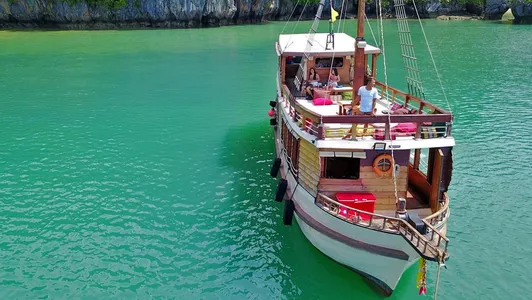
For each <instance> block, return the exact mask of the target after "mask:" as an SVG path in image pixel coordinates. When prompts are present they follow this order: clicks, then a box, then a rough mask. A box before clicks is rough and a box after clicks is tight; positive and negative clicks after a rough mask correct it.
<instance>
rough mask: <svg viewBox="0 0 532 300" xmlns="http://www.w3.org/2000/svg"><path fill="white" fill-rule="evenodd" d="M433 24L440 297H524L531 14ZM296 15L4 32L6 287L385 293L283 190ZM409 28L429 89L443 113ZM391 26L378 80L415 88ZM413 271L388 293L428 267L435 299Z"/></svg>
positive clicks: (115, 293)
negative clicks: (332, 250)
mask: <svg viewBox="0 0 532 300" xmlns="http://www.w3.org/2000/svg"><path fill="white" fill-rule="evenodd" d="M323 23H325V22H323ZM423 24H424V28H425V30H426V33H427V36H428V39H429V41H430V46H431V49H432V53H433V55H434V58H435V60H436V63H437V66H438V71H439V75H440V76H441V79H442V82H443V87H444V88H445V94H446V96H447V98H448V101H449V105H450V108H451V109H452V111H453V112H454V114H455V123H454V127H453V133H454V137H455V139H456V142H457V146H456V147H455V149H454V173H453V177H452V184H451V186H450V191H449V195H450V197H451V207H452V208H451V219H450V221H449V226H448V236H449V238H450V239H451V243H450V251H451V255H452V258H451V259H450V260H449V263H448V265H447V267H448V268H447V269H443V270H442V273H441V280H440V284H439V293H438V296H439V297H438V299H450V300H462V299H464V300H470V299H512V300H513V299H530V298H531V296H530V295H531V294H532V286H531V285H530V280H531V279H532V271H531V266H532V256H531V254H532V251H531V248H532V235H531V234H530V232H531V231H530V227H531V226H532V221H531V219H530V215H531V214H532V206H531V205H530V198H531V197H532V191H531V189H532V180H531V179H530V176H531V174H532V168H531V165H530V164H529V163H528V160H529V158H530V157H531V156H532V150H531V148H530V145H529V142H530V141H531V137H530V136H531V129H532V126H531V125H530V124H531V123H532V117H531V115H532V99H531V96H530V95H531V94H532V87H531V85H530V78H531V77H532V52H531V51H530V49H532V27H526V26H510V25H503V24H498V23H491V22H477V21H455V22H446V21H436V20H427V21H423ZM284 25H285V24H284V23H270V24H266V25H255V26H236V27H224V28H213V29H194V30H136V31H67V32H60V31H44V32H42V31H41V32H40V31H14V32H9V31H4V32H1V31H0V130H1V131H0V132H1V134H0V229H1V230H0V298H1V299H381V297H380V296H379V295H378V294H377V293H376V292H375V291H374V290H373V289H372V288H370V287H369V286H368V285H367V283H366V281H365V280H363V279H362V278H361V277H360V276H359V275H357V274H355V273H353V272H351V271H349V270H348V269H346V268H344V267H342V266H340V265H339V264H337V263H335V262H334V261H332V260H331V259H328V258H327V257H325V256H324V255H323V254H321V253H320V252H319V251H318V250H317V249H315V248H314V247H313V246H312V245H311V244H310V243H309V242H308V241H307V240H306V239H305V238H304V236H303V235H302V232H301V231H300V229H299V227H298V226H297V223H295V222H294V226H292V227H285V226H283V225H282V219H281V213H282V205H279V203H276V202H275V201H273V193H274V189H275V184H276V182H275V181H274V180H273V179H272V178H270V177H269V174H268V173H269V170H270V164H271V160H272V158H273V157H274V145H273V140H272V138H273V135H272V130H271V128H270V127H269V122H268V120H269V118H268V116H267V111H268V109H269V106H268V101H269V100H272V99H273V97H274V96H275V71H276V55H275V51H274V42H275V41H276V39H277V36H278V34H279V33H280V32H281V31H282V30H283V27H284ZM295 25H296V23H290V24H288V26H287V27H286V29H285V32H288V33H291V32H307V31H308V30H309V28H310V23H309V22H301V23H299V24H298V26H297V27H296V26H295ZM326 25H327V24H323V26H322V29H323V30H326ZM371 25H372V30H373V32H374V34H375V35H377V36H379V35H380V28H378V26H377V23H376V22H374V21H372V22H371ZM410 25H411V29H412V32H413V34H414V38H413V39H414V43H415V44H416V46H417V48H416V55H417V56H418V57H419V64H420V67H421V68H423V72H422V74H421V76H422V79H423V80H424V86H425V89H426V94H427V98H428V99H429V100H431V101H433V102H436V103H437V104H439V105H441V106H442V107H444V108H447V107H448V104H447V102H446V101H445V100H444V96H443V92H442V90H441V87H440V83H439V81H438V79H437V76H436V72H435V70H434V68H433V66H432V63H431V61H430V55H429V52H428V51H427V47H426V46H425V44H424V40H423V35H422V33H421V31H420V28H419V24H417V23H415V22H412V23H411V24H410ZM383 29H384V36H385V44H384V49H385V54H386V55H385V57H383V56H381V57H380V59H381V60H380V66H379V71H378V75H377V77H378V79H379V80H381V81H384V80H385V79H386V80H388V81H389V82H390V83H392V84H394V85H396V86H399V87H400V88H404V86H405V84H404V76H405V71H404V69H403V68H402V65H403V64H402V60H401V56H400V47H399V45H398V37H397V29H396V24H395V22H394V21H391V20H390V21H385V22H384V25H383ZM345 31H347V32H348V33H351V34H354V32H355V23H354V21H353V20H351V21H349V22H347V23H346V24H345ZM366 32H367V39H368V41H369V42H370V43H373V44H374V39H373V37H372V36H371V32H370V31H369V30H366ZM381 46H382V45H381ZM383 58H385V59H386V74H387V76H386V78H385V77H384V63H383ZM416 271H417V270H416V268H415V267H414V268H411V269H409V270H408V271H407V272H406V273H405V274H404V275H403V278H402V279H401V282H400V283H399V286H398V288H397V290H396V291H395V293H394V295H393V296H392V297H391V299H426V298H429V297H432V293H433V292H434V285H435V277H436V269H435V267H434V266H433V265H430V267H429V270H428V274H427V275H428V293H429V295H428V296H426V297H422V296H418V295H417V289H416V287H415V285H416V282H415V281H416ZM431 299H432V298H431Z"/></svg>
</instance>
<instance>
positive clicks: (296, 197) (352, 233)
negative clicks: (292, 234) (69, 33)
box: [276, 134, 420, 296]
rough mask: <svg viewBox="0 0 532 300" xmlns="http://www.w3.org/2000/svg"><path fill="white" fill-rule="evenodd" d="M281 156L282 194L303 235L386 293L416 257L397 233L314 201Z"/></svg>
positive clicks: (279, 145) (280, 145)
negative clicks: (329, 210)
mask: <svg viewBox="0 0 532 300" xmlns="http://www.w3.org/2000/svg"><path fill="white" fill-rule="evenodd" d="M281 147H282V144H281V143H279V141H278V140H277V134H276V150H277V153H278V157H280V158H281V169H280V175H281V177H282V178H284V179H286V180H287V182H288V189H287V191H286V194H285V197H290V198H291V199H292V200H293V201H294V206H295V214H294V216H295V219H296V221H297V224H298V225H299V227H300V228H301V231H302V232H303V234H304V235H305V237H306V238H307V239H308V240H309V241H310V243H311V244H312V245H314V246H315V247H316V248H317V249H318V250H320V251H321V252H322V253H323V254H325V255H326V256H328V257H330V258H331V259H333V260H334V261H336V262H338V263H340V264H342V265H345V266H347V267H348V268H350V269H352V270H354V271H356V272H357V273H359V274H360V275H362V276H363V277H365V278H367V279H368V280H370V281H371V282H373V283H374V284H375V285H376V286H377V287H378V288H379V289H381V290H382V291H383V292H384V294H385V295H387V296H389V295H391V294H392V292H393V290H394V289H395V287H396V286H397V283H398V282H399V280H400V279H401V276H402V274H403V273H404V271H405V270H407V269H408V268H409V267H410V266H412V264H414V263H415V262H416V261H418V259H419V258H420V256H419V254H418V253H417V252H416V251H415V250H414V249H413V248H412V247H411V246H410V245H409V244H408V242H407V241H406V240H405V239H404V238H403V237H402V236H401V235H399V234H393V233H386V232H382V231H377V230H373V229H368V228H365V227H362V226H358V225H355V224H352V223H348V222H346V221H344V220H342V219H340V218H337V217H335V216H333V215H331V214H329V213H327V212H326V211H324V210H323V209H321V208H320V207H318V206H317V205H316V204H315V196H314V195H312V194H311V193H309V192H308V191H307V190H305V189H304V188H303V187H302V186H301V185H299V184H298V183H297V181H296V179H295V178H294V176H293V175H292V173H291V172H290V171H288V170H289V168H288V164H287V159H286V157H285V156H284V155H283V154H282V153H283V151H282V148H281Z"/></svg>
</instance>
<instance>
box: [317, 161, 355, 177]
mask: <svg viewBox="0 0 532 300" xmlns="http://www.w3.org/2000/svg"><path fill="white" fill-rule="evenodd" d="M324 177H325V178H334V179H358V178H359V177H360V159H359V158H350V157H327V158H326V159H325V176H324Z"/></svg>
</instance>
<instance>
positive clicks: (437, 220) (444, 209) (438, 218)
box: [423, 193, 450, 226]
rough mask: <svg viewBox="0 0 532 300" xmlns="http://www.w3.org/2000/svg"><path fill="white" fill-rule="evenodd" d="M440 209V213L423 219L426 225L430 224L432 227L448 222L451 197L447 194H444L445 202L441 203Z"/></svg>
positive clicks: (437, 212)
mask: <svg viewBox="0 0 532 300" xmlns="http://www.w3.org/2000/svg"><path fill="white" fill-rule="evenodd" d="M440 205H441V206H440V208H439V209H438V211H436V212H435V213H433V214H432V215H430V216H428V217H426V218H423V221H425V223H427V224H430V225H431V226H438V224H441V223H445V222H447V219H448V218H449V214H450V209H449V196H448V195H447V193H443V201H441V204H440Z"/></svg>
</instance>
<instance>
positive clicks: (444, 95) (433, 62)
mask: <svg viewBox="0 0 532 300" xmlns="http://www.w3.org/2000/svg"><path fill="white" fill-rule="evenodd" d="M412 3H413V4H414V9H415V10H416V15H417V19H418V20H419V25H420V26H421V32H423V37H424V38H425V43H426V44H427V48H428V50H429V54H430V58H431V60H432V64H433V65H434V70H436V76H437V77H438V81H439V82H440V87H441V90H442V92H443V98H444V99H445V102H447V108H449V112H450V113H452V112H453V111H452V110H451V104H450V103H449V100H448V99H447V94H446V93H445V89H444V88H443V84H442V82H441V78H440V73H439V72H438V68H437V67H436V62H435V61H434V57H433V56H432V50H430V45H429V40H428V39H427V35H426V34H425V29H424V28H423V24H422V22H421V18H420V17H419V12H418V11H417V6H416V1H415V0H412ZM451 122H452V120H451Z"/></svg>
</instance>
